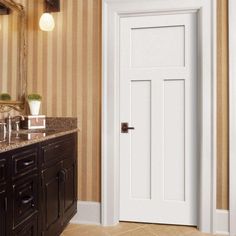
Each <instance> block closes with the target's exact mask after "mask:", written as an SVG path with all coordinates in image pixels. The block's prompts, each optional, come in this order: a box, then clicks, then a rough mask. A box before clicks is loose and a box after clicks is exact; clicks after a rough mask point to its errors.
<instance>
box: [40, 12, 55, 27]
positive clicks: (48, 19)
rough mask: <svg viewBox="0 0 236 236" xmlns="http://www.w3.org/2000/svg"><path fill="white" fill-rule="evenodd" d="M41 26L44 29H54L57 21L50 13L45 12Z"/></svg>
mask: <svg viewBox="0 0 236 236" xmlns="http://www.w3.org/2000/svg"><path fill="white" fill-rule="evenodd" d="M39 27H40V29H41V30H43V31H53V29H54V27H55V22H54V19H53V16H52V15H51V14H50V13H43V15H42V16H41V17H40V20H39Z"/></svg>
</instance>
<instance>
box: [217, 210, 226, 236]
mask: <svg viewBox="0 0 236 236" xmlns="http://www.w3.org/2000/svg"><path fill="white" fill-rule="evenodd" d="M216 234H220V235H229V211H228V210H216Z"/></svg>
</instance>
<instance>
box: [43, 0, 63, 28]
mask: <svg viewBox="0 0 236 236" xmlns="http://www.w3.org/2000/svg"><path fill="white" fill-rule="evenodd" d="M44 4H45V12H44V13H43V14H42V16H41V17H40V20H39V27H40V29H41V30H43V31H53V29H54V27H55V21H54V18H53V16H52V14H51V12H59V11H60V0H44Z"/></svg>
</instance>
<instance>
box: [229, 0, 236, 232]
mask: <svg viewBox="0 0 236 236" xmlns="http://www.w3.org/2000/svg"><path fill="white" fill-rule="evenodd" d="M235 8H236V2H235V0H229V6H228V10H229V228H230V230H229V231H230V235H236V225H235V222H236V171H235V170H236V146H235V143H236V125H235V120H236V107H235V101H236V82H235V77H236V68H235V63H236V45H235V39H236V30H235V27H236V11H235Z"/></svg>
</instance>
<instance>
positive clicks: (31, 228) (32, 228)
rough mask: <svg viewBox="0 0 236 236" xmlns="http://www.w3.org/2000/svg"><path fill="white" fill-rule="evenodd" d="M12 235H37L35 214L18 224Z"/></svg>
mask: <svg viewBox="0 0 236 236" xmlns="http://www.w3.org/2000/svg"><path fill="white" fill-rule="evenodd" d="M13 235H14V236H37V235H38V219H37V216H33V217H31V218H30V219H29V220H28V221H27V222H25V223H24V224H22V225H21V226H19V227H18V228H17V229H16V230H14V232H13Z"/></svg>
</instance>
